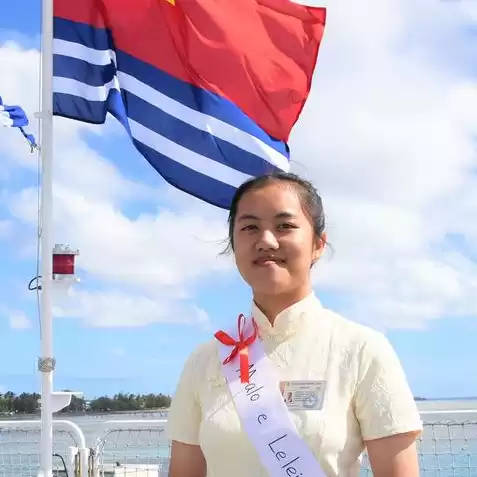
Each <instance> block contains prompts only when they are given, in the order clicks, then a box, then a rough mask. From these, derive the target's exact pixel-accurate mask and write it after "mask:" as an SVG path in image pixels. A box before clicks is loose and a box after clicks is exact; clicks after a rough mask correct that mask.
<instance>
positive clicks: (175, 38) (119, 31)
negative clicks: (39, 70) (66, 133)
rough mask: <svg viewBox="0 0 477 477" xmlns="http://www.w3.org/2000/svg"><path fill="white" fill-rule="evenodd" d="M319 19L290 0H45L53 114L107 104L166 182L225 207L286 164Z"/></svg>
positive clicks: (98, 112) (94, 116) (82, 116)
mask: <svg viewBox="0 0 477 477" xmlns="http://www.w3.org/2000/svg"><path fill="white" fill-rule="evenodd" d="M324 25H325V9H323V8H316V7H306V6H303V5H299V4H295V3H292V2H291V1H289V0H240V1H238V0H237V1H231V0H174V1H172V0H81V1H78V0H76V1H72V0H55V2H54V58H53V61H54V67H53V68H54V75H53V76H54V77H53V90H54V95H53V102H54V108H53V113H54V114H55V115H56V116H63V117H66V118H71V119H75V120H79V121H84V122H88V123H95V124H100V123H103V122H104V121H105V119H106V115H107V113H111V114H112V115H113V116H115V117H116V118H117V119H118V120H119V121H120V122H121V123H122V124H123V126H124V128H125V129H126V131H127V132H128V133H129V135H130V137H131V140H132V141H133V143H134V145H135V147H136V148H137V150H138V151H139V152H140V153H141V154H142V155H143V156H144V157H145V158H146V160H147V161H148V162H149V163H150V164H151V165H152V167H153V168H154V169H156V171H157V172H159V174H160V175H161V176H162V177H163V178H164V179H165V180H166V181H168V182H169V183H170V184H172V185H173V186H175V187H177V188H178V189H181V190H183V191H185V192H187V193H188V194H191V195H193V196H195V197H198V198H200V199H202V200H204V201H206V202H208V203H211V204H214V205H216V206H218V207H222V208H225V209H227V208H229V206H230V202H231V199H232V197H233V194H234V192H235V190H236V188H237V187H238V186H239V185H240V184H242V183H243V182H244V181H245V180H247V179H249V178H251V177H255V176H258V175H262V174H264V173H267V172H275V171H286V170H288V169H289V147H288V144H287V141H288V137H289V134H290V132H291V129H292V127H293V125H294V124H295V122H296V121H297V119H298V117H299V115H300V113H301V110H302V108H303V106H304V104H305V101H306V99H307V97H308V94H309V90H310V88H311V81H312V76H313V72H314V69H315V63H316V60H317V57H318V50H319V47H320V43H321V39H322V36H323V31H324Z"/></svg>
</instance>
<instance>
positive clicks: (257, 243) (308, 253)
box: [233, 182, 325, 296]
mask: <svg viewBox="0 0 477 477" xmlns="http://www.w3.org/2000/svg"><path fill="white" fill-rule="evenodd" d="M322 239H323V240H317V238H316V236H315V233H314V229H313V225H312V223H311V221H310V218H309V217H308V215H307V214H305V212H304V211H303V209H302V206H301V203H300V198H299V196H298V194H297V193H296V191H295V189H294V187H293V185H291V184H289V183H279V182H272V183H271V184H268V185H266V186H265V187H262V188H260V189H255V190H254V189H252V190H250V191H248V192H246V193H245V194H244V195H243V197H242V198H241V199H240V201H239V204H238V207H237V215H236V218H235V223H234V230H233V240H234V253H235V261H236V263H237V267H238V269H239V272H240V274H241V275H242V277H243V279H244V280H245V281H246V282H247V283H248V284H249V285H250V286H251V287H252V289H253V291H254V296H257V295H281V294H290V293H293V292H297V293H301V292H302V291H303V290H304V289H305V288H307V289H310V288H311V283H310V282H311V280H310V268H311V265H312V263H313V262H314V261H315V260H317V259H318V258H319V257H320V255H321V253H322V251H323V245H324V242H325V237H324V236H323V237H322Z"/></svg>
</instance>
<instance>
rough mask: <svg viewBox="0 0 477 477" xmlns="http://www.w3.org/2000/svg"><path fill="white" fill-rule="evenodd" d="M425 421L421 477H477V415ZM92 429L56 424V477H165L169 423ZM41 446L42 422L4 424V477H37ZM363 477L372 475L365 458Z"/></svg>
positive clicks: (99, 424)
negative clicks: (85, 431) (166, 432)
mask: <svg viewBox="0 0 477 477" xmlns="http://www.w3.org/2000/svg"><path fill="white" fill-rule="evenodd" d="M421 415H422V419H423V421H424V432H423V434H422V436H421V437H420V438H419V440H418V450H419V461H420V467H421V477H477V410H460V411H448V410H442V411H425V410H423V411H421ZM149 416H150V414H149ZM135 417H137V416H135ZM91 424H93V425H92V426H91V428H90V429H89V431H90V432H89V435H88V437H87V438H85V435H84V433H83V431H82V429H81V428H80V427H79V426H78V425H77V424H75V423H73V422H70V421H59V420H55V421H54V422H53V425H54V440H53V442H54V452H55V455H56V458H55V460H54V463H55V474H54V475H55V477H56V476H58V477H60V476H61V477H63V476H68V477H110V476H111V477H113V476H118V477H119V476H120V477H166V476H167V473H168V467H169V456H170V443H169V442H168V440H167V438H166V436H165V432H164V431H165V427H166V424H167V420H166V419H124V420H118V419H113V420H111V419H108V420H106V419H104V420H103V419H101V420H99V419H98V420H92V421H90V425H91ZM85 429H86V427H85ZM87 434H88V433H87ZM39 442H40V421H21V420H17V421H0V477H36V475H37V473H38V468H39V448H40V445H39ZM360 475H361V476H363V477H369V476H371V475H372V473H371V470H370V467H369V462H368V459H367V456H366V454H364V456H363V465H362V470H361V474H360Z"/></svg>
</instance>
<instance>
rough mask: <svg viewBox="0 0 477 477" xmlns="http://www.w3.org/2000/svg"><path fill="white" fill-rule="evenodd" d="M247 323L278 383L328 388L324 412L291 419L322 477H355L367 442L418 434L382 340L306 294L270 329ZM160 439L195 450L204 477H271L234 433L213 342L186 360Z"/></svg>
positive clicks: (263, 321) (398, 370)
mask: <svg viewBox="0 0 477 477" xmlns="http://www.w3.org/2000/svg"><path fill="white" fill-rule="evenodd" d="M252 316H254V318H255V320H256V321H257V324H258V326H259V331H260V338H261V339H262V342H263V345H264V348H265V352H266V353H267V355H268V357H269V358H270V359H271V360H272V362H273V363H274V364H275V365H276V367H277V368H278V371H279V373H280V376H281V379H282V380H283V381H288V380H315V381H318V380H325V381H326V390H325V396H324V402H323V406H322V409H321V410H297V411H290V412H291V414H292V418H293V420H294V422H295V425H296V427H297V429H298V432H299V433H300V435H301V436H302V438H303V439H304V441H305V442H306V443H307V444H308V445H309V446H310V448H311V449H312V451H313V453H314V454H315V456H316V458H317V459H318V460H319V462H320V464H321V467H322V468H323V470H324V472H325V473H326V474H327V476H329V477H338V476H339V477H356V476H358V473H359V466H360V455H361V454H362V452H363V450H364V448H365V444H364V441H366V440H371V439H376V438H379V437H384V436H390V435H393V434H399V433H403V432H409V431H421V430H422V423H421V419H420V416H419V412H418V410H417V406H416V404H415V402H414V398H413V395H412V393H411V391H410V389H409V386H408V383H407V380H406V377H405V375H404V372H403V369H402V367H401V364H400V362H399V359H398V358H397V356H396V354H395V352H394V350H393V348H392V347H391V345H390V343H389V342H388V340H387V339H386V338H385V337H384V335H383V334H381V333H379V332H377V331H375V330H372V329H371V328H368V327H365V326H363V325H360V324H357V323H354V322H351V321H348V320H346V319H344V318H342V317H341V316H339V315H337V314H335V313H333V312H331V311H329V310H327V309H325V308H323V307H322V306H321V304H320V302H319V301H318V299H317V298H316V297H315V296H314V295H313V294H311V295H310V296H308V297H307V298H305V299H304V300H302V301H301V302H299V303H296V304H295V305H293V306H291V307H290V308H288V309H286V310H284V311H283V312H281V313H280V314H279V315H278V316H277V318H276V320H275V324H274V326H273V327H272V326H271V325H270V323H269V322H268V320H267V318H266V317H265V316H264V315H263V313H262V312H261V311H260V310H259V309H258V308H257V307H256V306H255V305H253V307H252ZM226 331H229V330H226ZM167 433H168V437H169V438H170V439H171V440H175V441H180V442H184V443H187V444H195V445H200V446H201V448H202V451H203V453H204V456H205V459H206V462H207V476H208V477H244V476H247V477H268V476H267V473H266V471H265V469H264V468H263V467H262V465H261V463H260V461H259V458H258V455H257V453H256V451H255V449H254V448H253V447H252V445H251V443H250V441H249V439H248V438H247V435H246V434H245V432H244V431H243V430H242V428H241V423H240V418H239V416H238V414H237V412H236V411H235V407H234V403H233V401H232V398H231V395H230V393H229V390H228V386H227V383H226V381H225V378H224V377H223V375H222V371H221V363H220V359H219V355H218V346H217V342H216V341H215V339H214V340H211V341H209V342H208V343H205V344H203V345H201V346H199V347H198V348H197V349H196V350H195V351H194V352H193V353H192V354H191V356H190V357H189V359H188V361H187V363H186V365H185V367H184V370H183V372H182V375H181V377H180V380H179V384H178V387H177V390H176V393H175V396H174V398H173V401H172V406H171V409H170V413H169V419H168V426H167Z"/></svg>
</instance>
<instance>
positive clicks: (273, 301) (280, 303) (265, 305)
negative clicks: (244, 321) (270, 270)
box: [253, 288, 311, 326]
mask: <svg viewBox="0 0 477 477" xmlns="http://www.w3.org/2000/svg"><path fill="white" fill-rule="evenodd" d="M310 293H311V288H306V289H304V290H299V291H298V290H294V291H293V292H292V293H286V294H285V293H283V294H280V295H276V294H274V295H265V294H260V295H257V294H254V297H253V301H254V302H255V304H256V305H257V307H258V308H259V309H260V311H261V312H262V313H263V314H264V315H265V316H266V317H267V319H268V321H269V322H270V324H271V325H272V326H273V324H274V322H275V319H276V317H277V316H278V315H279V314H280V313H281V312H282V311H283V310H286V309H287V308H289V307H290V306H292V305H294V304H295V303H298V302H300V301H301V300H303V299H304V298H306V297H307V296H308V295H309V294H310Z"/></svg>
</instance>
